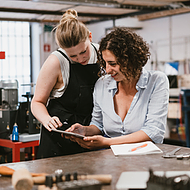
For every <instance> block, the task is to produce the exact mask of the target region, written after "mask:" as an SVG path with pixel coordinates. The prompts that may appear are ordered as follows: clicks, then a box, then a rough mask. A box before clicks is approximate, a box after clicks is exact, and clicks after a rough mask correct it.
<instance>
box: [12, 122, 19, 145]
mask: <svg viewBox="0 0 190 190" xmlns="http://www.w3.org/2000/svg"><path fill="white" fill-rule="evenodd" d="M12 141H13V142H18V141H19V134H18V126H17V124H16V123H15V124H14V126H13V132H12Z"/></svg>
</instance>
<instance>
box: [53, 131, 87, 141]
mask: <svg viewBox="0 0 190 190" xmlns="http://www.w3.org/2000/svg"><path fill="white" fill-rule="evenodd" d="M51 130H52V131H54V132H58V133H62V134H65V135H73V136H75V137H78V138H82V139H83V138H84V137H85V136H84V135H81V134H78V133H72V132H67V131H62V130H58V129H51Z"/></svg>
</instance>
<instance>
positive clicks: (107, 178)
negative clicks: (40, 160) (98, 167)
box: [0, 166, 112, 190]
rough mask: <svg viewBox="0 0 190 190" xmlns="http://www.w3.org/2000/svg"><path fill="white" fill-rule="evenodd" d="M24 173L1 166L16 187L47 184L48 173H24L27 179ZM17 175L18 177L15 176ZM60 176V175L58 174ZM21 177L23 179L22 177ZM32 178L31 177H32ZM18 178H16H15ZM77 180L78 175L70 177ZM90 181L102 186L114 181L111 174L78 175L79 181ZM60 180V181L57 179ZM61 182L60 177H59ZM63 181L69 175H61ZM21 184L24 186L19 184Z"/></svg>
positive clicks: (4, 173)
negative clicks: (24, 183) (98, 182)
mask: <svg viewBox="0 0 190 190" xmlns="http://www.w3.org/2000/svg"><path fill="white" fill-rule="evenodd" d="M22 172H23V171H22V170H21V169H19V170H18V171H15V170H14V169H11V168H9V167H7V166H0V174H1V175H4V176H12V177H14V179H12V182H14V184H13V185H14V186H15V187H16V184H17V183H18V182H19V181H22V180H24V181H25V182H26V184H28V186H29V187H30V186H31V184H32V185H33V184H35V185H42V184H45V180H46V176H47V175H48V174H46V173H30V172H29V171H24V172H25V173H26V176H27V178H25V175H22V174H21V173H22ZM14 173H16V174H17V175H16V176H17V177H16V176H13V174H14ZM57 175H58V174H57ZM60 175H61V174H60ZM20 176H21V177H20ZM30 176H31V177H30ZM15 177H16V178H15ZM75 179H76V174H75V175H74V174H73V175H70V180H71V181H73V180H75ZM88 179H94V180H98V181H100V182H101V183H102V184H110V183H111V180H112V176H111V175H109V174H95V175H88V174H87V175H77V180H88ZM52 180H53V183H56V175H55V174H53V175H52ZM57 180H58V179H57ZM59 180H60V176H59ZM61 180H62V181H63V182H64V181H66V180H67V175H61ZM19 184H22V183H20V182H19ZM27 190H28V189H27Z"/></svg>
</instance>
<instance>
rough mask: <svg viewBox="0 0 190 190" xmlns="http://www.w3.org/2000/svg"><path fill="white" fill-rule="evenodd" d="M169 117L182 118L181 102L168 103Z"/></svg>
mask: <svg viewBox="0 0 190 190" xmlns="http://www.w3.org/2000/svg"><path fill="white" fill-rule="evenodd" d="M168 118H171V119H180V118H181V107H180V104H179V103H173V102H172V103H169V105H168Z"/></svg>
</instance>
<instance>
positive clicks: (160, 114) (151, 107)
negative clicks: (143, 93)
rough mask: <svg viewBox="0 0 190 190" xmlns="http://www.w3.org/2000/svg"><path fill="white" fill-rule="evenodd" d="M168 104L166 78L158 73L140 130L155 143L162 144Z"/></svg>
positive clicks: (167, 83)
mask: <svg viewBox="0 0 190 190" xmlns="http://www.w3.org/2000/svg"><path fill="white" fill-rule="evenodd" d="M153 79H154V76H153ZM153 79H152V80H153ZM168 102H169V82H168V78H167V76H166V75H165V74H164V73H161V72H160V73H159V75H158V76H157V77H156V78H155V83H154V88H153V89H152V92H151V95H150V98H149V103H148V108H147V114H146V118H145V122H144V125H143V126H142V128H141V130H143V131H144V132H145V133H146V134H147V135H148V136H149V137H150V138H151V139H152V140H153V141H154V142H155V143H162V142H163V139H164V134H165V127H166V122H167V113H168Z"/></svg>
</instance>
